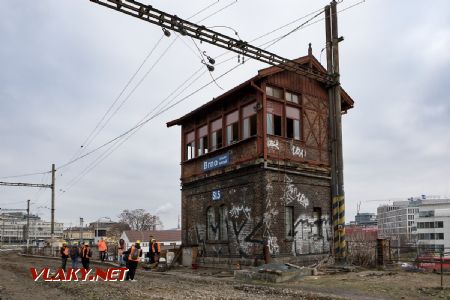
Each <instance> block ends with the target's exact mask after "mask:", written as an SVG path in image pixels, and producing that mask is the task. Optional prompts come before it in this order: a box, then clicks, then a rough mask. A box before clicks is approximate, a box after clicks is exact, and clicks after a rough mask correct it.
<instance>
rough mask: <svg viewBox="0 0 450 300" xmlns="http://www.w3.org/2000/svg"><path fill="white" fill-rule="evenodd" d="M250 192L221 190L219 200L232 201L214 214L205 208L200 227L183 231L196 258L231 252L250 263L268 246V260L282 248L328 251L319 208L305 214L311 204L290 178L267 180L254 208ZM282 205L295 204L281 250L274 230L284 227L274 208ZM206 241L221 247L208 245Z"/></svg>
mask: <svg viewBox="0 0 450 300" xmlns="http://www.w3.org/2000/svg"><path fill="white" fill-rule="evenodd" d="M252 189H253V187H251V188H249V187H233V188H230V189H228V190H225V191H224V195H226V196H227V197H230V199H232V201H230V202H228V203H229V205H227V206H225V205H223V206H220V207H216V208H215V210H214V209H212V207H211V209H210V210H208V211H207V212H206V218H204V219H203V220H205V219H206V220H205V221H203V222H204V223H203V224H195V226H193V227H192V228H189V229H188V232H187V238H188V241H189V243H192V244H198V245H199V250H200V251H201V253H204V254H206V255H207V256H215V257H221V256H223V255H226V254H227V253H229V254H232V253H234V254H235V255H236V254H239V256H240V257H244V258H253V257H255V256H256V255H259V256H261V255H262V254H263V247H264V245H267V246H268V249H269V251H270V253H271V254H272V255H278V254H280V253H281V252H282V249H285V250H284V251H290V249H291V252H292V254H293V255H300V254H322V253H327V252H329V249H330V245H331V240H332V231H331V224H330V219H329V216H328V214H324V215H322V213H321V210H320V208H314V210H313V211H311V212H307V211H310V210H311V208H310V205H312V202H311V201H310V200H309V199H308V197H307V196H306V195H305V194H304V193H303V192H302V191H301V186H299V185H298V184H296V183H294V181H293V178H291V177H290V176H288V175H285V178H284V180H283V181H282V182H279V183H276V182H272V181H271V179H270V178H268V179H267V182H266V184H265V191H266V193H265V197H264V199H261V200H262V201H263V203H262V207H260V206H259V205H255V201H256V200H255V198H254V197H255V196H254V195H255V194H254V192H253V190H252ZM205 195H206V194H205ZM286 205H295V207H297V208H296V210H295V219H294V220H292V221H293V227H294V236H293V239H292V242H289V244H288V245H286V247H287V248H284V247H282V246H283V245H285V244H286V242H285V241H284V230H281V232H280V228H284V227H283V226H284V220H283V218H284V215H282V218H280V212H279V209H280V208H283V207H284V206H286ZM307 208H308V209H307ZM299 213H300V214H299ZM197 220H201V219H198V218H197ZM280 223H281V224H280ZM280 226H281V227H280ZM207 240H217V241H224V242H225V241H226V243H208V242H207ZM291 247H292V248H291Z"/></svg>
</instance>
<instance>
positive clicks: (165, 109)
mask: <svg viewBox="0 0 450 300" xmlns="http://www.w3.org/2000/svg"><path fill="white" fill-rule="evenodd" d="M363 2H365V0H363V1H360V2H358V3H356V4H354V5H352V6H349V7H347V8H345V9H343V10H340V11H339V12H341V11H345V10H347V9H349V8H351V7H354V6H356V5H359V4H361V3H363ZM308 15H311V14H308ZM316 17H317V15H316V16H314V17H313V18H311V19H310V20H308V21H307V22H304V23H303V24H302V25H300V26H297V27H296V28H295V30H291V32H289V33H288V34H284V35H283V36H281V37H278V38H276V39H273V40H271V41H269V42H273V41H275V42H273V43H272V44H270V45H268V46H267V47H270V46H271V45H273V44H275V43H276V42H278V41H280V40H282V39H283V38H285V37H287V36H288V35H290V34H291V33H293V32H295V31H297V30H299V29H300V28H303V27H306V24H308V22H310V21H311V20H312V19H314V18H316ZM319 21H320V20H319ZM317 22H318V21H317ZM317 22H315V23H317ZM309 25H312V24H309ZM309 25H308V26H309ZM272 32H274V31H272ZM263 36H266V35H262V36H260V37H259V38H261V37H263ZM196 46H197V45H196ZM200 52H201V51H200ZM228 60H229V59H228ZM228 60H227V61H228ZM238 66H240V64H238V65H237V66H235V67H233V68H231V69H230V70H228V71H227V72H225V73H224V74H222V75H220V76H219V77H218V79H219V78H221V77H223V76H225V75H226V74H228V73H229V72H231V71H233V70H234V69H236V68H237V67H238ZM212 82H214V80H212V81H210V82H209V83H207V84H206V85H204V86H202V87H200V88H199V89H197V90H195V91H194V92H192V93H190V94H189V95H187V96H185V97H183V98H182V99H180V100H178V101H177V102H175V103H174V104H172V105H170V106H168V107H166V108H164V109H162V110H160V111H159V112H158V113H157V114H155V115H153V116H152V117H150V118H148V119H146V120H144V121H142V122H140V123H139V124H137V125H136V126H134V127H133V128H131V129H129V130H127V131H126V132H125V133H123V134H121V135H120V136H118V137H116V138H114V139H112V140H110V141H109V142H107V143H105V144H103V145H101V146H100V147H99V148H97V149H94V150H95V151H96V150H99V149H101V148H103V147H105V146H107V145H109V144H111V143H112V142H115V141H117V140H118V139H120V138H121V137H124V136H126V135H127V134H129V133H131V132H133V131H134V130H136V129H139V128H141V127H142V126H143V125H145V124H146V123H148V122H149V121H150V120H152V119H153V118H155V117H156V116H159V115H160V114H162V113H164V112H165V111H167V110H169V109H170V108H172V107H173V106H175V105H177V104H179V103H181V102H182V101H184V100H186V99H187V98H189V97H190V96H192V95H193V94H195V93H197V92H198V91H200V90H201V89H203V88H205V87H206V86H208V85H210V84H211V83H212ZM128 138H129V137H128ZM128 138H127V140H128ZM122 144H123V143H122ZM113 146H114V145H113ZM119 146H120V145H119ZM110 149H111V148H110ZM110 149H109V150H110ZM113 151H114V150H113ZM91 153H93V151H91V152H90V153H88V154H91ZM111 153H112V152H110V153H108V155H107V156H109V155H110V154H111ZM88 154H86V155H88ZM86 155H85V156H86ZM85 156H82V157H79V158H78V159H81V158H83V157H85ZM107 156H106V157H107ZM100 157H102V156H100ZM106 157H104V158H106ZM104 158H103V159H104ZM78 159H76V160H78ZM103 159H101V161H103ZM76 160H75V161H76ZM101 161H100V162H101ZM73 162H74V161H72V162H69V163H73ZM66 165H67V164H66ZM66 165H63V166H61V167H60V168H63V167H65V166H66ZM97 165H98V164H97ZM94 167H95V166H94Z"/></svg>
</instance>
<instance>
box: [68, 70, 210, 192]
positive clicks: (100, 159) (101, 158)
mask: <svg viewBox="0 0 450 300" xmlns="http://www.w3.org/2000/svg"><path fill="white" fill-rule="evenodd" d="M201 70H203V66H202V67H200V68H199V69H198V70H197V71H196V72H194V73H193V74H192V75H191V76H190V77H189V78H188V79H186V80H185V81H184V82H183V83H182V84H181V85H180V86H179V87H178V88H177V89H175V90H174V91H172V93H170V94H169V96H167V97H166V98H165V99H164V100H163V101H161V102H160V103H159V104H158V105H157V106H156V107H154V108H153V109H152V111H150V112H149V113H147V114H146V115H145V116H144V117H143V118H142V119H141V120H140V121H139V122H138V123H137V124H136V125H139V124H140V123H141V122H143V121H144V120H145V119H146V118H148V117H149V116H150V115H151V114H152V113H153V112H154V111H155V110H156V109H157V108H158V107H159V106H161V105H162V104H163V103H164V102H165V101H166V100H167V99H169V98H170V97H171V96H172V95H173V94H175V93H176V92H177V90H179V89H180V88H181V87H183V86H184V85H186V86H185V88H184V89H182V90H181V91H180V92H178V94H177V95H175V96H174V97H173V98H172V100H170V101H169V102H168V103H167V105H168V104H170V103H171V102H172V101H173V100H174V99H176V98H177V97H178V96H179V95H180V94H181V93H183V92H184V91H185V90H186V89H187V88H189V87H190V86H191V84H192V83H193V82H195V81H197V80H198V79H199V78H200V77H202V76H203V75H204V74H205V73H206V71H204V72H203V73H201V74H200V75H199V76H197V77H196V78H195V79H193V80H192V81H191V82H190V83H188V82H189V81H190V80H191V79H192V78H193V77H194V76H195V75H196V74H198V73H199V72H200V71H201ZM163 108H164V107H163ZM137 131H138V130H135V131H133V132H131V133H130V134H129V135H128V136H126V137H125V139H124V140H121V143H120V144H119V145H117V144H118V143H119V140H117V141H116V142H114V144H113V146H111V147H110V148H108V149H107V150H106V151H105V153H106V152H109V153H108V154H107V155H106V156H104V155H105V153H103V154H101V155H99V156H98V157H97V158H96V159H95V160H94V161H93V163H91V164H90V165H89V166H87V167H86V168H85V169H84V170H83V171H82V172H81V173H82V174H80V175H79V176H77V180H73V181H71V182H69V183H68V187H66V188H65V190H68V189H70V188H71V187H72V186H74V185H75V184H77V183H78V182H79V181H80V180H81V179H82V177H84V176H85V175H86V174H87V173H89V172H90V171H91V170H92V169H93V168H95V167H96V166H97V165H98V164H99V163H101V162H102V161H104V160H105V159H106V158H107V157H109V156H110V155H111V154H112V153H113V152H114V151H115V150H117V149H118V148H119V147H120V146H121V145H122V144H123V143H125V142H126V141H127V140H128V139H129V138H131V136H133V135H134V134H135V133H137ZM116 145H117V146H116ZM113 147H115V148H114V149H112V148H113ZM111 149H112V150H111Z"/></svg>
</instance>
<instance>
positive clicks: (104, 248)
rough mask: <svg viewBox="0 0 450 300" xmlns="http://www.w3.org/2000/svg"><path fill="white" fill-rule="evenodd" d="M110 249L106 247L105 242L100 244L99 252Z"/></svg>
mask: <svg viewBox="0 0 450 300" xmlns="http://www.w3.org/2000/svg"><path fill="white" fill-rule="evenodd" d="M107 249H108V247H107V246H106V242H105V241H100V242H98V251H106V250H107Z"/></svg>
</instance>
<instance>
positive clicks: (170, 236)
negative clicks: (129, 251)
mask: <svg viewBox="0 0 450 300" xmlns="http://www.w3.org/2000/svg"><path fill="white" fill-rule="evenodd" d="M125 234H126V236H127V237H128V240H129V241H130V242H135V241H137V240H140V241H141V242H149V241H150V236H152V237H153V238H154V239H155V240H157V241H158V242H178V241H181V230H142V231H138V230H127V231H125Z"/></svg>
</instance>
